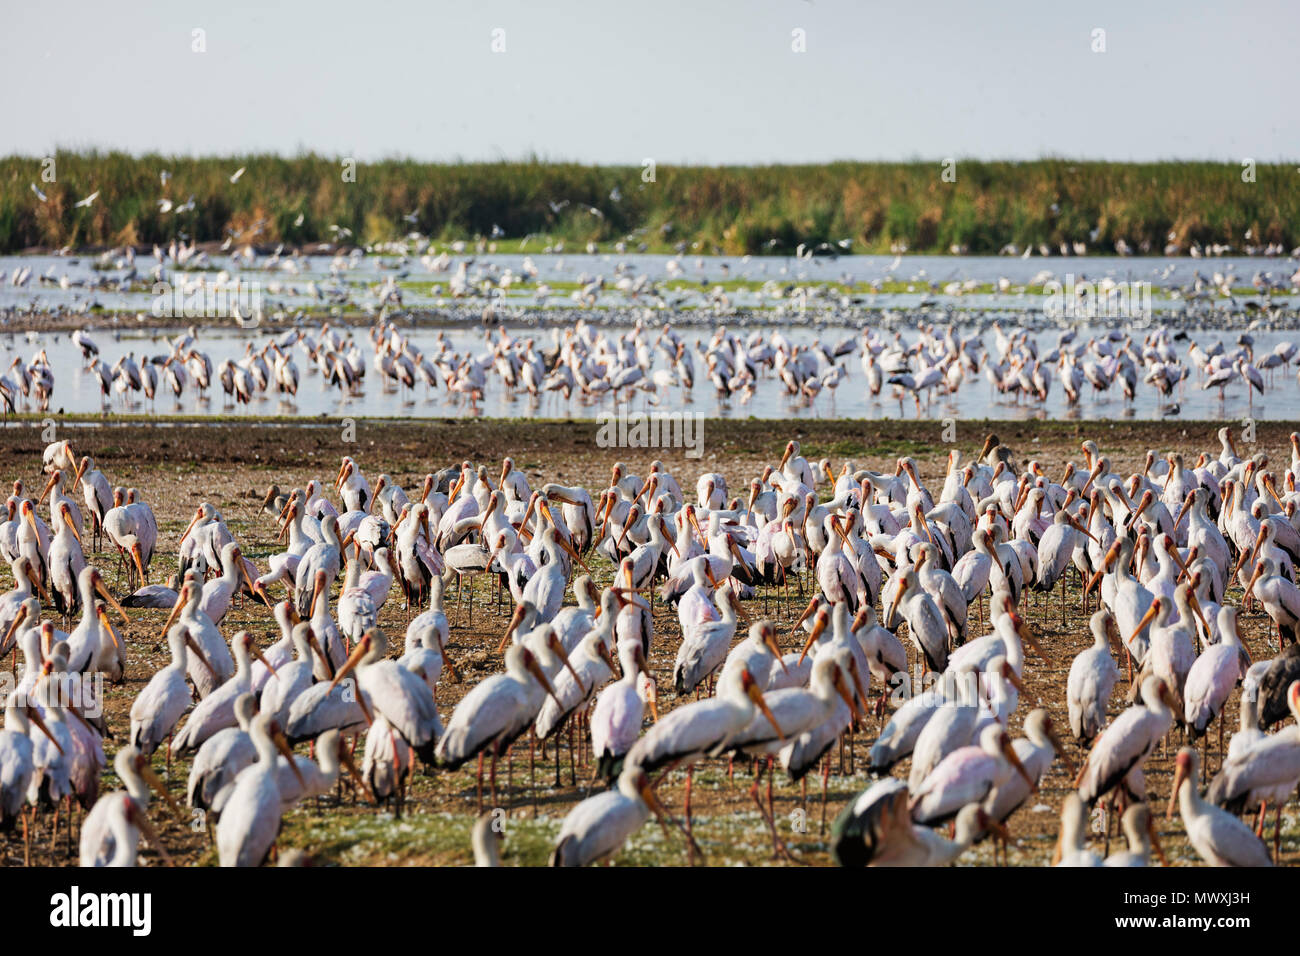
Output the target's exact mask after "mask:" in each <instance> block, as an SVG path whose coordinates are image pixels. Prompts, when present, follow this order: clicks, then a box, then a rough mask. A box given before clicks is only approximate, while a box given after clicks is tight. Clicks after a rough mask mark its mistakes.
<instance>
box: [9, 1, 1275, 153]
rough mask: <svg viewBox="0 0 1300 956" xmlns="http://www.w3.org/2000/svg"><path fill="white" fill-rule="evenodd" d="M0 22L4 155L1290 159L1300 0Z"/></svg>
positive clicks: (339, 5)
mask: <svg viewBox="0 0 1300 956" xmlns="http://www.w3.org/2000/svg"><path fill="white" fill-rule="evenodd" d="M4 18H5V21H6V22H5V28H4V30H3V32H2V33H0V83H2V84H3V88H4V89H5V90H6V92H7V94H8V95H7V96H6V100H7V103H8V106H7V109H6V110H5V121H4V122H3V123H0V154H5V155H7V154H13V153H17V154H22V155H28V156H42V155H46V154H48V153H50V152H51V151H52V150H53V149H55V148H82V149H84V148H91V147H96V148H101V149H109V148H113V149H123V150H127V151H129V152H133V153H141V152H150V151H156V152H162V153H165V154H176V153H179V154H192V155H209V154H219V155H230V154H236V153H246V152H273V153H281V154H289V155H292V154H295V153H299V152H305V151H313V152H317V153H322V154H325V155H337V156H342V157H353V158H355V159H357V160H359V161H361V162H365V161H369V160H375V159H381V158H386V157H397V156H401V157H408V158H412V159H418V160H458V159H463V160H495V159H520V158H525V157H528V156H537V157H540V158H542V159H549V160H572V161H578V162H584V163H614V164H628V165H640V164H641V163H643V162H644V161H645V160H646V159H653V160H654V161H655V162H656V163H659V164H663V163H702V164H730V163H775V162H824V161H828V160H835V159H854V160H908V159H926V160H941V159H943V158H946V157H957V158H980V159H1032V158H1036V157H1042V156H1065V157H1071V158H1080V159H1110V160H1137V161H1144V160H1158V159H1212V160H1225V161H1236V162H1240V161H1241V160H1243V159H1245V158H1251V159H1254V160H1256V161H1257V162H1272V161H1294V160H1296V159H1297V158H1300V123H1297V122H1295V120H1294V117H1293V116H1292V115H1291V114H1292V110H1291V106H1290V96H1289V94H1290V90H1291V89H1292V87H1293V75H1292V74H1293V64H1294V55H1293V49H1292V47H1293V45H1294V42H1295V39H1296V38H1297V36H1300V29H1297V28H1300V3H1296V2H1294V0H1271V2H1270V0H1234V2H1233V3H1223V2H1221V0H1213V2H1204V0H1181V2H1168V0H1144V2H1134V0H1121V2H1109V0H1104V2H1098V0H1090V2H1088V3H1086V4H1083V3H1063V2H1060V0H1048V2H1042V0H1035V2H1028V0H1026V2H1021V0H1004V2H998V3H980V2H975V0H904V2H898V0H895V2H890V3H875V2H866V0H859V2H852V0H639V2H627V0H459V2H454V3H453V2H444V0H420V2H408V3H397V2H393V0H365V2H359V0H314V2H300V3H299V2H282V3H266V2H261V0H253V2H244V0H223V2H221V3H219V4H218V3H215V2H206V3H199V2H185V0H161V2H138V3H130V4H126V5H121V4H109V3H104V2H103V0H88V2H72V3H63V2H57V0H55V2H40V3H36V2H24V3H21V4H12V5H11V9H8V10H6V11H5V14H4ZM195 31H201V32H200V33H196V32H195ZM1097 31H1104V33H1098V32H1097ZM197 46H202V47H203V49H202V51H196V49H195V48H196V47H197ZM1098 47H1103V48H1104V49H1102V50H1098V49H1097V48H1098Z"/></svg>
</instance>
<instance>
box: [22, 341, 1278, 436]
mask: <svg viewBox="0 0 1300 956" xmlns="http://www.w3.org/2000/svg"><path fill="white" fill-rule="evenodd" d="M794 338H795V339H796V341H792V340H791V336H788V335H787V334H786V333H785V332H784V331H782V330H781V329H780V328H778V327H774V326H769V327H764V328H756V329H749V330H745V329H736V328H733V327H728V326H726V325H718V326H716V327H714V328H713V329H712V330H711V331H706V332H704V333H701V332H700V331H698V330H694V331H683V330H679V329H678V328H676V327H675V326H674V325H673V323H671V322H665V323H663V324H661V325H658V326H653V325H650V324H648V323H644V322H641V321H637V322H635V323H634V324H632V325H631V326H630V327H628V328H626V329H608V328H604V327H602V326H600V325H596V324H591V323H588V322H587V321H586V320H584V319H579V320H577V321H576V322H574V323H573V324H570V325H563V326H561V325H555V326H552V327H551V328H550V329H549V330H534V331H528V332H519V331H511V330H509V329H507V328H505V327H504V326H497V327H495V328H491V329H485V330H483V332H482V336H481V342H480V343H479V345H478V346H477V347H473V346H472V345H471V344H470V342H469V341H465V342H464V345H465V347H464V348H456V347H453V345H452V343H451V340H450V338H449V337H448V336H446V335H444V334H443V333H442V332H439V333H437V334H436V335H435V337H434V338H433V340H432V343H431V344H429V345H428V347H425V348H422V347H421V346H420V345H419V344H418V343H417V341H416V338H415V336H413V335H412V334H411V330H410V329H409V328H404V327H402V326H399V325H398V324H397V323H395V322H394V321H392V320H379V321H376V322H375V323H374V324H372V325H370V326H368V327H367V326H362V327H350V326H346V325H336V324H333V323H328V322H327V323H322V324H320V325H312V326H307V327H302V328H295V329H292V330H290V331H286V332H277V333H275V334H273V335H260V336H259V335H256V334H253V335H250V337H249V338H248V339H247V341H245V342H244V344H243V349H242V355H241V356H240V357H238V358H227V359H224V360H221V361H214V359H213V357H212V355H211V354H210V352H209V351H207V350H205V348H204V345H203V343H202V332H201V330H199V329H196V328H193V327H191V328H190V329H189V330H188V331H184V332H181V333H179V334H177V335H176V336H175V337H174V338H172V339H169V340H165V341H164V343H163V344H164V347H163V348H162V349H160V350H159V351H158V352H155V353H154V354H148V355H146V354H137V352H136V351H135V350H134V349H129V350H127V351H125V352H123V351H122V349H123V343H121V342H119V341H118V340H116V339H114V340H113V344H112V346H108V345H107V344H106V345H104V346H101V344H100V340H99V338H98V337H97V335H95V334H92V333H91V332H89V331H87V330H84V329H78V330H76V331H74V332H73V333H72V342H73V344H74V345H75V346H76V347H77V348H78V349H79V350H80V353H81V356H82V358H83V359H84V366H83V367H82V368H81V369H67V368H64V369H56V368H55V367H54V365H53V363H52V362H51V360H50V357H49V355H48V354H47V350H46V349H45V348H38V349H37V350H36V351H34V352H33V353H32V354H31V355H30V357H29V358H24V357H23V356H22V355H16V356H15V357H14V358H13V359H12V360H11V361H10V363H9V365H8V368H7V369H3V370H0V408H3V410H4V411H5V413H6V414H8V413H12V412H15V411H23V410H39V411H45V410H48V409H49V408H51V403H52V402H57V401H58V394H59V392H58V385H59V380H60V379H61V378H64V377H66V376H73V375H81V376H91V377H92V381H93V382H94V383H96V385H97V387H98V393H99V395H100V406H101V408H102V409H103V410H104V411H112V410H118V411H128V410H138V409H140V408H145V409H148V410H158V408H159V406H158V400H159V398H160V397H162V398H163V399H165V400H166V401H164V403H163V406H162V407H163V408H164V409H166V408H168V407H169V403H170V407H173V408H175V409H180V408H182V407H183V406H182V402H183V401H190V402H192V403H194V404H197V405H199V406H200V407H206V403H207V402H209V401H210V399H211V397H212V396H216V395H219V396H220V398H221V400H222V407H223V408H231V407H237V406H242V405H248V404H250V403H253V402H256V401H260V400H263V399H265V398H266V397H268V396H276V397H278V398H280V399H282V400H285V401H289V402H292V401H293V400H294V398H295V397H296V396H297V395H298V392H299V389H300V387H302V385H303V380H304V378H305V377H316V378H317V380H318V382H319V383H320V384H319V386H318V388H319V390H320V391H322V392H328V391H330V390H336V392H337V394H338V396H339V397H340V399H341V400H342V401H343V402H345V403H346V401H347V399H348V398H350V397H356V396H359V395H361V394H363V393H364V390H365V389H366V387H367V383H369V387H370V388H372V389H373V388H378V389H380V390H381V392H382V394H384V395H390V396H391V401H392V404H393V409H392V411H393V413H397V411H398V410H399V409H400V408H401V407H403V406H404V405H407V404H411V403H414V402H415V401H416V400H417V398H422V399H424V400H430V399H440V400H448V399H450V400H452V401H453V402H456V403H460V404H462V405H464V406H465V407H467V408H470V409H476V408H479V407H480V406H481V403H482V402H483V400H484V399H485V397H486V396H488V395H489V394H499V395H503V396H506V397H507V398H509V399H514V398H522V399H525V400H526V401H527V402H528V403H530V407H532V408H534V409H535V408H536V407H537V404H538V403H539V402H540V401H542V400H543V399H544V398H548V397H551V396H554V397H555V400H557V401H563V402H564V403H570V402H577V403H580V404H586V405H594V404H600V403H606V404H611V405H613V406H616V407H622V406H625V405H628V404H629V403H635V404H638V405H644V406H649V407H663V408H669V407H675V406H676V405H678V404H680V403H683V402H687V401H690V400H692V398H693V396H695V395H697V394H699V391H705V392H712V393H713V394H714V395H715V396H716V398H717V400H718V401H719V402H720V403H722V404H724V405H728V406H735V407H743V406H745V405H747V404H749V403H750V402H751V401H752V400H753V399H754V397H755V396H756V395H762V394H763V393H769V394H772V395H777V396H780V397H781V398H782V399H783V400H785V401H787V402H789V403H792V404H794V405H798V406H803V407H809V406H815V403H816V402H817V401H818V398H819V396H822V395H823V394H826V395H827V396H828V398H827V399H824V400H823V401H824V402H829V401H830V397H833V396H834V394H835V393H836V391H837V390H838V389H840V388H844V389H846V390H847V391H851V392H853V393H854V394H855V395H869V396H871V397H872V399H873V400H882V401H883V400H888V401H897V402H898V403H899V410H900V414H901V413H903V412H905V411H908V410H911V409H914V410H915V413H916V414H917V415H918V416H920V415H921V414H922V410H923V408H924V409H926V410H929V409H930V408H932V407H933V404H934V402H935V401H936V399H939V398H941V397H947V398H948V399H950V400H952V401H957V400H960V397H961V396H962V395H964V394H968V393H969V392H970V391H971V390H973V389H979V388H983V389H986V390H987V392H988V393H989V394H990V395H992V396H994V397H995V399H996V400H997V401H1000V402H1003V403H1014V404H1018V405H1023V406H1024V407H1026V408H1035V407H1042V406H1043V405H1044V404H1045V403H1046V402H1047V400H1048V397H1049V395H1050V394H1051V392H1052V390H1053V389H1054V388H1059V389H1060V390H1061V392H1062V393H1063V394H1064V396H1065V399H1066V402H1067V405H1068V406H1069V407H1076V406H1077V405H1078V404H1079V403H1080V402H1085V403H1086V402H1087V401H1088V400H1089V399H1090V398H1094V397H1095V398H1103V399H1104V398H1110V397H1112V396H1113V397H1115V398H1117V399H1120V400H1122V401H1124V402H1133V401H1135V400H1137V399H1139V398H1146V399H1148V400H1150V401H1152V402H1153V403H1154V404H1155V405H1156V406H1157V407H1158V408H1160V409H1163V410H1166V411H1169V412H1170V413H1173V412H1176V411H1177V405H1178V402H1179V400H1180V398H1181V397H1182V396H1185V394H1186V390H1187V389H1199V390H1201V391H1207V392H1209V393H1210V394H1211V395H1212V396H1215V397H1217V398H1218V399H1219V401H1220V403H1222V402H1223V401H1225V400H1226V399H1227V397H1228V396H1229V395H1231V396H1232V397H1233V398H1234V400H1240V399H1243V398H1244V399H1245V400H1246V404H1247V407H1248V408H1253V407H1254V405H1255V401H1256V399H1257V398H1260V399H1262V397H1263V396H1265V395H1266V393H1267V392H1268V391H1269V390H1271V389H1285V390H1287V392H1286V393H1285V394H1287V395H1288V396H1290V395H1293V394H1294V393H1295V392H1296V390H1297V380H1300V376H1296V377H1295V378H1296V379H1297V380H1293V376H1292V371H1293V369H1294V368H1296V367H1298V366H1300V355H1298V354H1297V345H1296V342H1295V341H1292V340H1289V339H1288V340H1281V341H1278V342H1277V343H1276V344H1275V345H1274V346H1273V347H1272V348H1269V349H1267V350H1259V351H1257V350H1256V348H1255V340H1254V337H1253V336H1252V335H1250V334H1249V333H1242V334H1240V335H1238V336H1237V337H1236V338H1235V340H1234V341H1233V342H1232V344H1227V343H1225V341H1224V340H1223V338H1222V337H1215V339H1214V341H1213V343H1212V344H1208V345H1202V344H1200V343H1199V342H1198V341H1197V340H1196V339H1195V338H1192V337H1190V336H1189V335H1188V334H1187V333H1185V332H1175V331H1172V330H1171V328H1170V327H1168V326H1161V327H1159V328H1155V329H1151V330H1147V331H1140V330H1136V329H1131V328H1130V329H1123V328H1111V329H1106V328H1094V329H1092V330H1091V331H1088V330H1087V328H1086V327H1084V328H1083V329H1070V330H1067V331H1063V332H1060V333H1059V334H1058V335H1057V336H1056V344H1055V345H1054V346H1053V347H1051V348H1050V349H1046V348H1045V347H1042V346H1040V344H1039V341H1038V338H1037V336H1035V335H1032V334H1031V333H1029V332H1027V331H1024V330H1019V329H1014V328H1012V329H1005V328H1003V327H1002V325H1001V324H999V323H996V322H995V323H993V324H992V326H991V327H990V329H989V332H988V334H987V335H985V334H979V333H964V332H963V331H962V330H961V329H960V328H958V327H957V326H954V325H939V324H933V325H931V324H922V325H921V326H920V327H919V328H917V329H915V330H914V331H908V332H904V331H901V330H895V331H887V330H884V329H882V328H878V327H867V328H864V329H862V330H861V331H860V332H856V333H855V332H851V331H844V330H841V331H839V332H837V333H832V334H828V335H826V336H824V337H818V338H815V339H812V340H811V341H806V342H803V344H800V343H799V342H798V341H797V339H798V337H797V336H795V337H794ZM110 350H111V351H110Z"/></svg>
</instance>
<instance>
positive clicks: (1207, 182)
mask: <svg viewBox="0 0 1300 956" xmlns="http://www.w3.org/2000/svg"><path fill="white" fill-rule="evenodd" d="M54 159H55V174H56V181H54V182H45V181H43V180H42V178H41V169H42V167H41V161H40V159H39V158H34V157H19V156H11V157H7V158H0V251H4V252H14V251H18V250H23V249H27V248H33V247H46V248H57V247H63V246H67V245H72V246H74V247H91V246H113V245H121V244H124V243H131V244H144V245H148V244H151V243H167V242H168V241H170V240H171V239H172V238H175V237H178V236H183V237H187V238H192V239H195V240H198V241H200V242H206V241H223V240H225V239H226V238H227V237H230V236H233V237H235V239H236V240H238V241H241V242H253V243H257V244H265V243H272V242H285V243H291V244H296V243H306V242H312V241H328V240H333V239H335V238H337V233H336V232H335V231H333V230H331V228H330V227H331V226H338V227H341V228H346V229H349V230H351V234H352V237H353V238H352V241H354V242H361V243H375V242H382V241H385V240H390V239H396V238H398V237H400V236H403V235H405V234H407V233H409V232H413V231H418V232H420V233H422V234H425V235H430V236H433V237H435V238H438V239H472V238H475V237H479V236H493V235H495V236H498V237H503V238H505V239H521V238H523V237H525V236H545V237H547V238H548V239H550V240H556V239H563V240H566V241H569V242H578V243H586V242H589V241H595V242H610V241H613V240H618V239H629V237H630V245H631V246H632V247H633V248H636V247H639V246H640V244H641V243H644V244H645V245H646V246H647V247H648V248H651V249H666V248H673V247H675V246H677V245H678V244H679V243H682V242H684V243H686V244H687V247H688V248H690V249H692V250H698V251H705V252H710V251H723V252H728V253H763V252H790V251H792V250H793V249H794V248H795V247H796V246H797V245H798V244H799V243H807V244H809V245H813V246H815V245H817V244H819V243H823V242H831V243H835V242H839V241H840V240H844V239H851V240H852V241H853V242H852V248H853V250H854V251H857V252H863V251H875V252H884V251H888V250H890V249H892V248H898V247H900V246H901V245H906V247H907V248H908V249H909V250H911V251H913V252H947V251H948V250H949V249H950V248H952V247H954V246H956V247H960V248H963V249H965V250H968V251H970V252H972V253H994V252H997V251H998V250H999V249H1001V248H1002V247H1003V246H1005V245H1006V244H1009V243H1011V244H1015V245H1017V246H1018V247H1020V248H1023V247H1024V246H1026V245H1035V246H1037V245H1039V244H1042V243H1046V244H1048V245H1050V246H1052V247H1053V249H1055V248H1056V247H1057V246H1058V245H1059V244H1060V243H1062V242H1084V243H1087V245H1088V248H1089V250H1090V251H1096V252H1111V251H1112V250H1113V249H1114V246H1115V243H1116V241H1117V240H1121V239H1122V240H1124V241H1125V242H1127V243H1128V244H1129V245H1130V246H1132V247H1133V248H1135V249H1144V248H1145V249H1149V250H1150V251H1151V252H1154V253H1159V252H1160V251H1162V250H1163V249H1164V247H1165V246H1166V244H1167V243H1169V242H1171V241H1172V242H1174V243H1177V244H1178V245H1179V246H1180V247H1181V248H1182V249H1183V250H1186V249H1187V248H1189V247H1190V246H1191V245H1192V244H1193V243H1199V244H1201V245H1205V244H1210V243H1225V244H1228V245H1231V246H1233V247H1234V248H1241V247H1242V246H1243V245H1244V244H1252V245H1261V244H1264V243H1270V242H1279V243H1282V244H1283V245H1284V246H1285V247H1286V248H1287V249H1290V248H1292V247H1293V246H1296V245H1300V175H1298V174H1297V173H1296V170H1295V168H1294V167H1292V166H1259V167H1258V168H1257V170H1256V181H1255V182H1253V183H1244V182H1242V169H1241V167H1240V166H1238V165H1235V164H1219V163H1208V162H1177V163H1175V162H1168V163H1149V164H1135V163H1100V162H1074V161H1069V160H1060V159H1046V160H1038V161H1033V162H1022V163H1013V162H975V161H968V162H960V163H958V165H957V179H956V182H944V181H943V179H942V178H941V176H940V173H941V167H940V165H939V164H938V163H929V162H914V163H848V162H841V163H829V164H825V165H817V166H749V167H736V166H725V167H708V166H660V167H659V168H658V169H657V170H656V171H655V181H654V182H644V181H643V179H642V169H641V167H639V166H638V167H618V166H584V165H580V164H575V163H548V162H541V161H537V160H532V161H525V162H502V163H466V164H453V165H439V164H428V163H418V162H412V161H408V160H386V161H383V162H376V163H366V164H360V165H358V166H357V167H356V179H355V182H345V181H344V176H343V167H342V165H341V161H340V160H337V159H333V158H330V157H325V156H318V155H314V154H307V155H302V156H296V157H280V156H232V157H205V158H188V157H178V156H158V155H145V156H130V155H127V154H124V153H97V152H89V153H71V152H61V153H58V154H57V155H56V156H55V157H54ZM241 166H243V167H247V169H246V171H245V173H244V174H243V176H242V177H241V178H240V179H239V180H238V182H236V183H234V184H232V183H231V182H230V176H231V174H232V173H233V172H234V171H235V170H236V169H238V168H239V167H241ZM164 170H166V171H167V172H169V173H170V179H169V181H168V184H167V186H166V187H165V188H164V187H163V185H162V184H161V182H160V178H159V174H160V173H161V172H162V171H164ZM32 183H35V184H36V185H37V186H38V187H39V188H40V189H41V190H42V191H43V192H44V193H45V195H46V197H47V198H46V201H44V202H42V201H41V200H40V199H39V198H38V197H37V196H36V194H35V193H34V192H33V191H32V190H31V188H30V184H32ZM96 190H98V191H99V193H100V195H99V199H98V200H97V201H96V202H95V203H94V204H92V205H91V206H90V207H89V208H77V207H76V206H75V203H76V202H77V200H79V199H81V198H83V197H84V196H87V195H89V194H90V193H92V192H94V191H96ZM190 196H193V197H194V200H195V207H194V209H193V210H192V211H188V212H185V213H181V214H177V213H175V212H169V213H164V212H162V211H161V210H160V208H159V205H158V202H157V200H158V199H160V198H163V197H166V198H169V199H171V200H173V201H174V202H175V203H177V204H178V205H179V204H182V203H184V202H185V201H186V200H187V199H188V198H189V197H190ZM615 196H617V198H614V197H615ZM592 209H595V210H597V212H596V213H593V212H592V211H591V210H592ZM300 217H301V221H300ZM1248 231H1249V232H1250V236H1251V238H1250V239H1249V240H1247V239H1246V238H1245V237H1246V234H1247V232H1248ZM1094 234H1095V235H1094ZM531 248H540V244H538V245H535V246H532V247H531Z"/></svg>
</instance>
